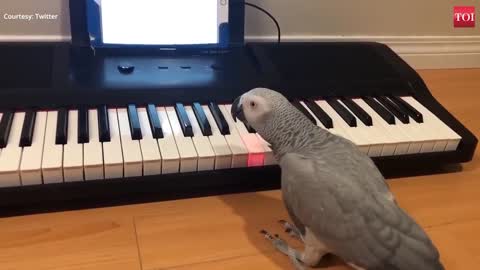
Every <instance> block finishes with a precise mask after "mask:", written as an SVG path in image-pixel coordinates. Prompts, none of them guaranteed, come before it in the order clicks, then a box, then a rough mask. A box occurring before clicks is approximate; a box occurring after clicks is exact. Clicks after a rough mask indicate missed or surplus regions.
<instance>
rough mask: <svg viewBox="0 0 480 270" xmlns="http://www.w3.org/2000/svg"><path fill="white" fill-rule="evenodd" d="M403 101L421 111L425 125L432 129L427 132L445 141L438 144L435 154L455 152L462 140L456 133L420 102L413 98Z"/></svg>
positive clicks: (406, 98)
mask: <svg viewBox="0 0 480 270" xmlns="http://www.w3.org/2000/svg"><path fill="white" fill-rule="evenodd" d="M402 99H403V100H405V101H406V102H408V103H409V104H410V105H411V106H412V107H414V108H415V109H416V110H417V111H419V112H420V113H421V114H422V115H423V121H424V123H426V124H428V125H429V126H430V127H426V128H424V129H427V128H428V129H430V128H431V129H430V130H425V132H433V133H436V134H438V135H439V136H440V137H441V138H443V139H445V140H446V141H445V143H444V141H443V140H441V141H439V142H437V143H436V144H435V146H434V148H433V152H441V151H454V150H456V149H457V147H458V144H459V143H460V140H461V139H462V138H461V137H460V136H459V135H458V134H457V133H456V132H455V131H453V130H452V129H451V128H450V127H448V126H447V125H446V124H445V123H443V122H442V121H441V120H440V119H439V118H438V117H437V116H436V115H435V114H434V113H432V112H430V110H428V109H427V108H425V106H423V105H422V104H421V103H420V102H418V101H417V100H416V99H415V98H413V97H402Z"/></svg>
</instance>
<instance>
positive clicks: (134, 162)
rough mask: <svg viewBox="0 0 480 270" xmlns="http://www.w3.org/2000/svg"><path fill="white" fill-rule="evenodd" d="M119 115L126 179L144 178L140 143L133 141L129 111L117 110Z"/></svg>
mask: <svg viewBox="0 0 480 270" xmlns="http://www.w3.org/2000/svg"><path fill="white" fill-rule="evenodd" d="M117 115H118V126H119V130H120V141H121V143H122V152H123V161H124V164H123V168H124V175H125V177H134V176H142V171H143V166H142V164H143V162H142V152H141V150H140V143H139V142H138V141H136V140H132V135H131V134H130V123H129V121H128V113H127V109H126V108H119V109H117Z"/></svg>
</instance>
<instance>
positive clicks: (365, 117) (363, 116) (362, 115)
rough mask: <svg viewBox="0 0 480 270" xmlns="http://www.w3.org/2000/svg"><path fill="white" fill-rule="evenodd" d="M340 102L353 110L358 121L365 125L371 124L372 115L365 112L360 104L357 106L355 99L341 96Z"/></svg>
mask: <svg viewBox="0 0 480 270" xmlns="http://www.w3.org/2000/svg"><path fill="white" fill-rule="evenodd" d="M342 102H343V104H345V105H346V106H347V108H349V109H350V111H352V112H353V114H355V115H356V116H357V117H358V119H360V121H362V122H363V123H364V124H365V125H366V126H371V125H373V122H372V117H371V116H370V115H369V114H368V113H367V112H366V111H364V110H363V109H362V108H361V107H360V106H358V104H357V103H355V101H353V100H351V99H349V98H342Z"/></svg>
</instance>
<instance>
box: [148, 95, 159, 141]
mask: <svg viewBox="0 0 480 270" xmlns="http://www.w3.org/2000/svg"><path fill="white" fill-rule="evenodd" d="M147 113H148V121H149V123H150V128H151V130H152V131H151V132H152V136H153V138H154V139H160V138H163V132H162V124H161V123H160V118H158V113H157V107H155V105H153V104H148V106H147Z"/></svg>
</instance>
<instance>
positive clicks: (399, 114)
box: [377, 96, 410, 124]
mask: <svg viewBox="0 0 480 270" xmlns="http://www.w3.org/2000/svg"><path fill="white" fill-rule="evenodd" d="M377 100H378V102H380V103H381V104H382V105H383V106H385V108H387V110H389V111H390V112H391V113H393V115H395V116H396V117H397V118H398V119H399V120H400V121H401V122H402V123H404V124H408V123H410V120H409V119H408V114H407V113H406V112H404V111H403V110H400V109H399V108H398V106H397V105H395V103H393V102H392V101H391V100H389V99H388V98H386V97H384V96H379V97H377Z"/></svg>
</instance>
